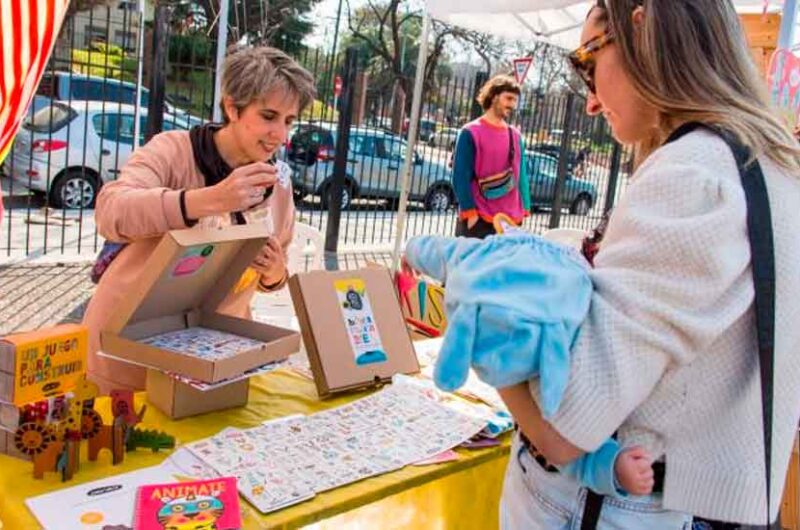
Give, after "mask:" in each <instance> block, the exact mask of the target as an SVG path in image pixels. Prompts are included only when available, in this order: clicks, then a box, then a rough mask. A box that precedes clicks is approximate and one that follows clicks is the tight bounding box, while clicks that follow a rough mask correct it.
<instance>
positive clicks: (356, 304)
mask: <svg viewBox="0 0 800 530" xmlns="http://www.w3.org/2000/svg"><path fill="white" fill-rule="evenodd" d="M346 297H347V303H348V304H349V305H350V309H354V310H356V311H360V310H361V309H362V308H363V307H364V304H363V302H362V301H361V295H360V294H358V293H357V292H356V291H355V289H353V288H352V287H351V288H350V289H348V290H347V295H346Z"/></svg>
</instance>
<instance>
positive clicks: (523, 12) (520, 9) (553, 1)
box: [392, 0, 797, 270]
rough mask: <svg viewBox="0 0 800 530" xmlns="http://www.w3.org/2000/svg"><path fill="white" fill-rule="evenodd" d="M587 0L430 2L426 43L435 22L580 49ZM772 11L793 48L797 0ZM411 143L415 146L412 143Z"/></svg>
mask: <svg viewBox="0 0 800 530" xmlns="http://www.w3.org/2000/svg"><path fill="white" fill-rule="evenodd" d="M733 3H734V4H735V5H736V9H737V11H739V12H741V13H760V12H762V11H763V9H764V0H734V2H733ZM594 4H595V2H594V1H586V0H426V13H425V17H424V19H423V25H422V35H421V41H422V42H424V43H427V42H428V36H429V32H430V19H431V18H435V19H437V20H441V21H442V22H446V23H448V24H452V25H456V26H461V27H464V28H467V29H473V30H477V31H481V32H485V33H491V34H494V35H497V36H499V37H503V38H506V39H511V40H519V39H536V40H546V41H548V42H550V43H552V44H555V45H557V46H561V47H564V48H567V49H569V48H575V47H577V46H578V45H580V32H581V26H582V24H583V21H584V20H585V19H586V15H587V13H588V12H589V9H591V7H592V5H594ZM768 10H769V11H770V12H774V11H782V12H783V19H782V21H781V30H780V36H779V38H778V41H779V44H778V46H779V47H780V48H791V47H792V45H793V44H794V34H795V31H794V30H795V27H796V21H797V0H771V1H770V2H769V3H768ZM427 57H428V47H427V46H420V47H419V57H418V58H417V71H416V79H415V82H414V95H413V100H412V104H411V116H410V121H409V131H408V138H416V137H417V126H418V123H419V115H420V106H421V104H422V78H423V75H424V71H425V70H424V69H425V63H426V61H427ZM409 143H410V142H409ZM412 155H413V149H407V150H406V158H405V161H404V164H403V172H402V185H401V188H400V207H399V210H398V212H397V227H396V233H395V247H394V254H393V260H392V263H393V268H394V269H395V270H396V269H397V267H398V263H399V258H400V249H401V246H402V243H403V234H404V232H405V218H406V207H407V203H408V187H409V180H410V177H411V168H412V165H411V162H412Z"/></svg>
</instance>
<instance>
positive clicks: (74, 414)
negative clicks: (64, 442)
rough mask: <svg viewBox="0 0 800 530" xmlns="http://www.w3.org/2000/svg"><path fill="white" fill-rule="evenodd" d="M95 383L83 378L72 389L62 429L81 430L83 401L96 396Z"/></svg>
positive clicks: (97, 390) (97, 391)
mask: <svg viewBox="0 0 800 530" xmlns="http://www.w3.org/2000/svg"><path fill="white" fill-rule="evenodd" d="M98 393H99V389H98V388H97V385H96V384H94V383H92V382H91V381H88V380H86V379H84V380H83V381H81V382H80V384H78V385H77V386H76V387H75V389H74V390H73V391H72V395H73V397H72V399H71V400H70V404H69V411H68V412H67V417H66V418H65V419H64V429H65V430H67V431H72V432H81V422H82V417H83V409H84V403H86V402H87V401H89V402H91V401H93V400H94V398H96V397H97V394H98Z"/></svg>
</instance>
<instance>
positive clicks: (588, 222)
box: [0, 2, 627, 257]
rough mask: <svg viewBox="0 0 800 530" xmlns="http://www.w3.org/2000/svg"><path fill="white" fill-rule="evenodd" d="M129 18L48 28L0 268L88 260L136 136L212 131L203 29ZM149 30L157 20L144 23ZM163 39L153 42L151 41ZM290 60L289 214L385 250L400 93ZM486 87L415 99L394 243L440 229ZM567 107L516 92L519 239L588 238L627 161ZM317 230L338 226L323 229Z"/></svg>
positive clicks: (588, 120) (126, 5)
mask: <svg viewBox="0 0 800 530" xmlns="http://www.w3.org/2000/svg"><path fill="white" fill-rule="evenodd" d="M136 5H137V4H136V3H135V2H119V3H118V4H114V5H113V6H103V7H97V8H94V9H93V10H92V11H89V12H85V13H78V14H76V15H73V16H71V17H70V18H69V19H68V20H67V21H66V23H65V25H64V27H63V28H62V32H61V35H60V36H59V39H58V41H57V44H56V47H55V51H54V55H53V58H52V59H51V61H50V64H49V65H48V69H47V73H46V75H45V78H44V80H43V81H42V83H41V85H40V87H39V90H38V92H37V96H36V100H35V102H34V104H33V105H32V106H31V109H30V110H29V114H28V120H27V122H26V125H25V126H24V127H23V129H22V130H21V131H20V133H19V135H18V136H17V138H16V141H15V144H14V146H13V148H12V151H11V154H10V155H9V157H8V158H7V160H6V162H5V164H4V167H3V177H2V178H0V183H2V186H3V195H4V202H5V204H6V206H7V213H6V216H5V218H4V219H3V223H2V224H0V227H2V235H1V236H0V256H14V257H16V256H39V255H43V254H57V255H64V254H82V255H91V254H94V253H96V252H97V250H98V249H99V247H100V246H101V245H102V239H101V238H100V237H99V235H98V234H97V231H96V228H95V224H94V211H93V206H94V198H95V197H96V195H97V192H98V191H99V188H100V186H102V184H103V182H107V181H109V180H113V179H115V178H117V176H118V174H119V170H120V168H121V167H122V166H123V165H124V163H125V162H126V160H127V159H128V157H129V156H130V154H131V152H132V150H134V149H135V148H136V144H137V142H138V143H142V142H143V141H144V138H145V133H146V132H147V131H148V127H149V128H150V129H152V128H153V126H154V123H155V126H156V130H161V129H163V130H170V129H188V128H190V127H192V126H193V125H196V124H199V123H203V122H205V121H208V120H209V119H211V116H212V113H213V101H214V72H215V50H216V41H215V31H213V30H212V31H209V29H208V28H206V27H198V26H195V25H194V24H193V23H192V20H191V18H188V19H187V18H185V14H181V13H176V12H173V13H170V12H169V10H167V9H163V10H158V9H157V11H156V17H157V20H156V22H155V23H154V24H152V25H150V24H148V26H147V27H146V28H145V25H144V24H141V20H140V15H139V13H138V12H137V11H135V9H134V10H132V8H131V6H133V7H134V8H135V6H136ZM158 17H168V19H167V20H166V21H165V20H163V19H162V20H161V24H159V20H158ZM160 28H161V29H160ZM164 28H166V31H167V32H168V34H167V35H163V34H161V35H160V34H159V31H161V30H162V29H164ZM140 37H141V38H140ZM141 43H143V48H142V47H141V46H142V44H141ZM296 56H297V59H298V61H299V62H301V63H302V64H303V65H304V66H305V67H306V68H307V69H308V70H309V71H310V72H311V73H312V74H313V75H314V77H315V79H317V83H318V98H317V101H315V102H314V103H313V105H312V106H311V107H310V108H309V109H307V110H306V112H305V113H304V114H303V116H302V117H301V119H300V120H298V123H297V124H296V125H295V127H294V128H293V129H292V131H291V134H290V138H289V143H288V144H287V145H286V147H285V148H283V149H282V152H281V156H282V157H283V159H284V160H285V161H286V162H287V163H289V164H290V165H291V166H292V168H293V170H294V176H293V184H294V188H295V200H296V206H297V209H298V217H299V219H300V220H301V221H304V222H306V223H308V224H311V225H312V226H315V227H316V228H318V229H320V230H321V231H323V232H326V230H327V231H328V234H329V235H330V234H331V233H333V234H335V237H336V240H337V243H338V247H339V249H340V250H341V249H348V248H354V247H368V248H376V247H381V246H382V247H388V246H389V245H390V244H391V243H392V242H393V240H394V237H395V229H396V218H397V206H398V199H399V192H400V175H401V172H402V171H401V170H402V164H403V157H404V153H405V150H406V149H408V148H409V147H408V142H407V141H406V134H405V131H406V129H407V127H408V123H407V122H405V123H400V122H397V120H396V121H395V122H393V121H392V119H391V117H392V115H393V114H395V115H396V114H397V112H396V109H397V107H398V106H405V108H406V110H407V108H408V106H409V104H410V94H409V96H408V98H407V99H408V101H405V102H403V101H402V100H401V101H400V102H398V100H397V98H399V97H402V96H400V95H398V93H397V91H396V90H393V89H391V88H390V89H387V88H386V87H387V86H390V87H391V86H392V83H391V82H390V83H387V80H386V79H385V78H383V77H384V76H382V75H381V74H376V73H375V72H364V71H361V69H359V68H357V70H356V71H352V72H350V71H347V69H346V68H345V64H344V57H343V56H344V54H343V53H341V54H338V55H330V54H326V53H323V52H321V51H319V50H308V49H305V50H303V51H302V52H300V53H299V54H296ZM356 64H358V63H356ZM140 68H141V70H142V72H141V74H142V83H141V84H139V83H137V78H138V77H139V70H140ZM370 73H371V74H372V76H370V75H369V74H370ZM336 76H340V77H342V78H344V79H349V80H350V81H351V84H353V86H348V87H345V89H346V90H345V92H347V91H348V90H352V92H353V97H352V101H353V104H352V105H350V106H349V107H348V108H347V109H345V111H346V117H347V119H346V120H343V119H342V118H343V117H344V116H340V115H339V111H341V110H342V106H343V103H345V102H344V101H339V98H338V97H337V93H335V91H334V84H335V83H334V78H335V77H336ZM485 78H486V76H485V74H478V75H476V76H473V77H471V78H463V77H461V78H452V77H451V78H440V79H436V80H435V81H434V82H432V83H431V84H430V86H427V87H426V90H425V96H424V104H423V113H422V119H421V121H420V126H419V131H420V133H419V138H418V141H417V142H415V144H414V146H413V149H414V151H415V154H414V165H413V171H412V176H411V182H410V195H409V198H410V203H409V209H408V217H407V222H406V232H405V237H410V236H412V235H416V234H421V233H437V234H452V233H453V232H454V229H455V223H456V218H457V216H456V211H457V210H456V209H457V205H456V198H455V194H454V192H453V188H452V184H451V179H450V175H451V158H452V154H453V145H454V141H455V135H456V134H457V131H458V129H459V128H460V127H461V126H463V125H464V124H465V123H467V122H468V121H470V120H472V119H474V118H475V117H476V116H477V112H478V110H479V109H476V105H475V103H474V101H475V94H476V91H477V89H478V88H479V87H480V84H481V83H482V82H483V81H484V80H485ZM390 81H391V80H390ZM405 81H406V84H407V86H409V87H410V86H411V82H410V80H405ZM150 89H153V90H152V92H151V90H150ZM162 94H163V96H162ZM162 97H163V100H164V103H163V107H162V111H161V112H159V113H157V114H156V115H154V116H151V117H150V118H149V119H148V109H150V111H151V114H152V113H153V109H154V108H158V106H159V105H158V103H159V102H160V101H161V99H162ZM137 98H138V101H139V103H140V105H139V110H138V123H137V119H136V117H137V109H136V108H135V106H134V105H133V104H134V103H135V102H136V101H137ZM582 104H583V101H582V99H581V97H580V96H577V95H574V94H569V93H564V94H554V93H548V92H544V91H542V90H534V89H531V90H527V89H526V90H525V92H524V93H523V95H522V98H521V101H520V106H519V110H518V112H517V113H516V114H515V116H514V119H513V122H514V124H515V125H516V126H517V127H518V128H519V129H520V131H521V132H522V135H523V138H524V140H525V144H526V148H527V152H526V157H527V162H528V165H527V168H528V173H529V175H530V179H531V192H532V197H533V204H534V212H533V214H532V216H531V217H530V218H529V219H528V220H527V221H526V223H527V226H528V227H529V228H530V229H532V230H534V231H537V232H541V231H543V230H545V229H546V228H548V227H555V226H568V227H574V228H581V229H584V230H589V229H591V228H593V227H594V226H595V225H596V224H597V222H598V220H599V219H600V218H601V216H602V214H603V213H604V212H605V211H606V210H607V209H608V208H610V207H611V205H612V204H613V202H614V200H615V198H616V196H617V195H618V194H619V192H620V189H621V188H622V187H623V186H624V183H625V181H626V178H627V177H626V173H625V172H624V171H623V170H622V169H623V167H624V166H625V164H624V163H623V162H624V161H625V160H626V159H627V156H626V154H625V153H623V152H622V150H621V149H620V148H619V146H618V145H616V144H615V143H614V142H613V140H612V139H611V137H610V134H609V131H608V128H607V126H606V124H605V122H604V121H603V120H602V119H600V118H596V117H595V118H592V117H588V116H586V115H585V113H583V112H582V109H581V106H582ZM159 121H160V122H161V123H160V124H159V123H158V122H159ZM348 121H349V122H351V123H350V124H349V126H348V129H347V134H344V131H343V129H342V127H343V124H344V123H347V122H348ZM345 136H349V141H348V142H347V145H346V146H343V150H342V151H340V153H344V154H345V155H346V162H343V163H342V167H343V168H344V170H343V175H342V177H341V178H342V190H343V191H342V196H341V200H339V201H336V200H335V199H334V198H333V191H334V186H333V183H334V182H335V179H334V174H335V171H334V166H335V165H336V164H335V161H336V156H335V155H336V144H337V139H339V138H343V137H345ZM557 192H558V193H557ZM333 203H336V204H338V205H339V206H340V208H335V207H334V208H332V206H333ZM337 210H340V211H337ZM330 223H335V224H336V226H337V227H338V229H337V230H334V231H331V230H329V224H330Z"/></svg>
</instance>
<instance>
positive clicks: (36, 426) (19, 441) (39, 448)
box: [14, 422, 56, 456]
mask: <svg viewBox="0 0 800 530" xmlns="http://www.w3.org/2000/svg"><path fill="white" fill-rule="evenodd" d="M55 441H56V440H55V437H54V434H53V431H52V430H50V429H48V428H47V427H46V426H44V425H42V424H41V423H34V422H27V423H23V424H22V425H20V426H19V428H18V429H17V432H16V433H15V434H14V445H15V446H16V447H17V449H18V450H19V451H20V452H21V453H24V454H26V455H28V456H35V455H38V454H41V453H43V452H44V451H45V450H46V449H47V448H48V446H50V445H51V444H52V443H53V442H55Z"/></svg>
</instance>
